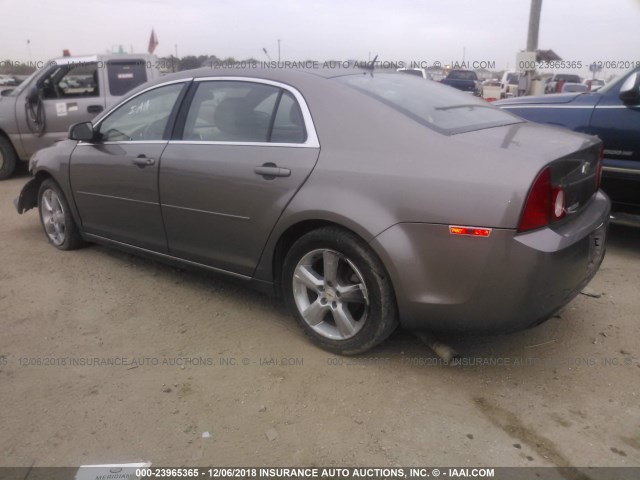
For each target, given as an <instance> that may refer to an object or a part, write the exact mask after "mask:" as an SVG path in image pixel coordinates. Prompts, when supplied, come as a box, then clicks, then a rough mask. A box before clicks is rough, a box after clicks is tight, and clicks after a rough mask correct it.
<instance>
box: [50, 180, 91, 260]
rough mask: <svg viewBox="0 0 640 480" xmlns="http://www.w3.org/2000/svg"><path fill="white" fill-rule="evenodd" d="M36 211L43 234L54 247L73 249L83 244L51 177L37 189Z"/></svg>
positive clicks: (65, 203)
mask: <svg viewBox="0 0 640 480" xmlns="http://www.w3.org/2000/svg"><path fill="white" fill-rule="evenodd" d="M52 199H55V200H54V201H52ZM38 213H39V215H40V223H41V224H42V229H43V230H44V234H45V236H46V237H47V240H49V243H51V244H52V245H53V246H54V247H56V248H57V249H59V250H75V249H77V248H80V247H82V246H84V245H85V242H84V240H83V239H82V237H81V236H80V232H79V231H78V226H77V225H76V222H75V221H74V220H73V215H71V210H70V208H69V203H68V202H67V199H66V198H65V196H64V193H62V189H61V188H60V187H59V186H58V184H57V183H56V182H55V181H54V180H53V179H51V178H48V179H47V180H45V181H43V182H42V184H41V185H40V189H39V190H38ZM54 224H55V225H57V226H58V228H55V227H54V226H53V225H54Z"/></svg>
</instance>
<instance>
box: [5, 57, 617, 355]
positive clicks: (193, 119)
mask: <svg viewBox="0 0 640 480" xmlns="http://www.w3.org/2000/svg"><path fill="white" fill-rule="evenodd" d="M156 105H159V106H156ZM149 112H152V113H153V112H155V113H154V114H153V115H151V113H149ZM158 112H160V114H158ZM163 112H164V113H163ZM137 115H143V117H141V121H140V122H138V123H137V124H136V121H135V120H134V117H136V116H137ZM144 115H147V117H144ZM149 115H151V116H149ZM132 125H133V126H132ZM600 151H601V144H600V142H599V141H598V140H597V139H596V138H594V137H591V136H587V135H582V134H578V133H573V132H567V131H563V130H561V129H556V128H551V127H546V126H541V125H536V124H532V123H529V122H526V121H523V120H522V119H520V118H518V117H515V116H513V115H511V114H509V113H508V112H504V111H502V110H500V109H497V108H494V107H492V106H490V105H488V104H487V103H486V102H484V101H482V100H478V99H475V98H473V97H470V96H469V95H467V94H464V93H461V92H458V91H456V90H454V89H451V88H448V87H446V86H442V85H439V84H437V83H435V82H424V80H422V79H419V78H414V77H413V76H411V75H401V74H377V73H375V72H370V71H365V72H363V71H359V70H354V71H351V70H349V71H341V72H335V71H324V70H322V71H292V70H286V71H282V70H266V71H265V70H233V71H228V70H226V71H224V70H220V71H218V70H211V69H204V70H195V71H189V72H183V73H181V74H177V75H172V76H168V77H165V78H163V79H162V80H160V81H157V82H154V83H151V84H146V85H144V86H143V87H140V88H139V89H138V90H136V91H135V92H133V93H132V94H131V95H130V96H129V97H128V98H127V99H126V100H125V101H124V102H123V103H122V104H120V105H118V106H116V107H114V108H113V109H112V110H110V111H108V112H105V113H104V114H102V115H101V116H100V117H98V118H97V119H96V120H95V121H94V122H93V125H92V124H80V125H77V126H76V127H74V128H72V129H71V132H70V139H69V140H66V141H63V142H60V143H58V144H56V145H55V146H53V147H50V148H48V149H45V150H42V151H40V152H38V153H37V154H36V155H35V156H34V158H33V159H32V163H31V168H32V171H33V173H34V175H35V178H34V179H33V180H31V181H30V182H29V183H28V184H27V185H26V186H25V187H24V189H23V191H22V193H21V195H20V196H19V197H18V198H17V199H16V207H17V210H18V212H19V213H22V212H24V211H26V210H28V209H29V208H33V207H36V206H38V207H39V211H40V218H41V221H42V223H43V226H44V229H45V232H46V234H47V238H48V239H49V241H50V242H51V243H53V244H54V245H55V246H57V247H58V248H61V249H71V248H75V247H77V246H79V245H80V244H81V243H82V241H91V242H97V243H102V244H106V245H110V246H113V247H116V248H121V249H125V250H127V251H131V252H135V253H139V254H143V255H150V256H153V257H154V258H159V259H162V260H165V261H170V262H175V263H178V264H181V265H186V266H195V267H199V268H202V269H205V270H209V271H213V272H221V273H225V274H229V275H232V276H234V277H237V278H240V279H243V280H246V281H247V282H250V283H252V284H253V285H254V286H256V287H258V288H261V289H262V290H264V291H268V292H270V293H274V294H276V295H279V296H283V297H284V298H285V301H286V302H287V304H288V305H289V307H290V308H291V310H292V313H293V315H294V317H295V318H296V319H297V321H298V323H299V324H300V325H301V327H302V328H303V329H304V330H305V332H306V333H307V334H308V335H309V336H310V338H311V339H312V340H313V341H314V342H315V343H317V344H318V345H320V346H321V347H323V348H326V349H328V350H331V351H334V352H337V353H342V354H353V353H358V352H362V351H365V350H367V349H369V348H371V347H372V346H374V345H376V344H377V343H379V342H381V341H382V340H384V339H385V338H386V337H387V336H388V335H389V334H390V333H391V331H393V329H394V328H395V326H396V325H397V324H398V323H400V324H401V325H403V326H404V327H406V328H409V329H417V330H430V331H449V332H458V333H479V332H482V333H486V332H507V331H515V330H519V329H523V328H527V327H530V326H532V325H535V324H537V323H539V322H541V321H543V320H545V319H546V318H548V317H549V316H550V315H551V314H553V313H554V312H555V311H556V310H558V309H559V308H561V307H562V306H564V305H565V304H566V303H567V302H569V301H570V300H571V299H572V298H573V297H574V296H575V295H576V294H577V293H578V292H579V291H580V289H581V288H583V287H584V285H585V284H586V283H587V282H588V281H589V280H590V279H591V278H592V277H593V275H594V274H595V273H596V271H597V270H598V267H599V265H600V263H601V261H602V258H603V255H604V242H605V238H606V229H607V224H608V223H607V222H608V214H609V208H610V203H609V200H608V198H607V197H606V196H605V195H604V194H603V193H602V192H601V191H599V190H598V182H599V161H600Z"/></svg>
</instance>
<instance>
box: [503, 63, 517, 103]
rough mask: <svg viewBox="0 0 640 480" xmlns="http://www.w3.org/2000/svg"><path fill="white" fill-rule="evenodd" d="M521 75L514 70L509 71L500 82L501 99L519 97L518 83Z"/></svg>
mask: <svg viewBox="0 0 640 480" xmlns="http://www.w3.org/2000/svg"><path fill="white" fill-rule="evenodd" d="M519 82H520V75H518V74H517V73H516V72H515V71H514V70H507V71H506V72H504V73H503V74H502V79H501V80H500V98H509V97H515V96H517V95H518V83H519Z"/></svg>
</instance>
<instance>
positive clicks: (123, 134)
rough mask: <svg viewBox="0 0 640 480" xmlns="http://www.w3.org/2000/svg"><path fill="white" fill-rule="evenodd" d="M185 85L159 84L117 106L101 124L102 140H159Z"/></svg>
mask: <svg viewBox="0 0 640 480" xmlns="http://www.w3.org/2000/svg"><path fill="white" fill-rule="evenodd" d="M183 86H184V84H183V83H176V84H173V85H166V86H164V87H159V88H156V89H153V90H150V91H148V92H145V93H143V94H141V95H138V96H136V97H134V98H132V99H131V100H129V101H128V102H126V103H125V104H123V105H121V106H120V107H118V109H117V110H116V111H114V112H113V113H111V114H110V115H109V116H108V117H107V118H105V119H104V121H103V122H102V123H101V124H100V127H99V130H100V135H101V139H102V140H103V141H112V142H114V141H136V140H138V141H141V140H162V139H163V136H164V133H165V129H166V127H167V121H168V120H169V116H170V115H171V110H172V109H173V107H174V104H175V102H176V99H177V98H178V95H179V94H180V91H181V90H182V88H183Z"/></svg>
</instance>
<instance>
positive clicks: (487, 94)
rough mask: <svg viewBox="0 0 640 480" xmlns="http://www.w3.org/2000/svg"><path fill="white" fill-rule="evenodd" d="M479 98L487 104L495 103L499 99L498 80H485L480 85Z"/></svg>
mask: <svg viewBox="0 0 640 480" xmlns="http://www.w3.org/2000/svg"><path fill="white" fill-rule="evenodd" d="M480 96H481V97H482V98H484V99H485V100H487V101H488V102H495V101H496V100H499V99H500V80H498V79H497V78H491V79H487V80H485V81H483V82H482V84H481V85H480Z"/></svg>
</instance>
